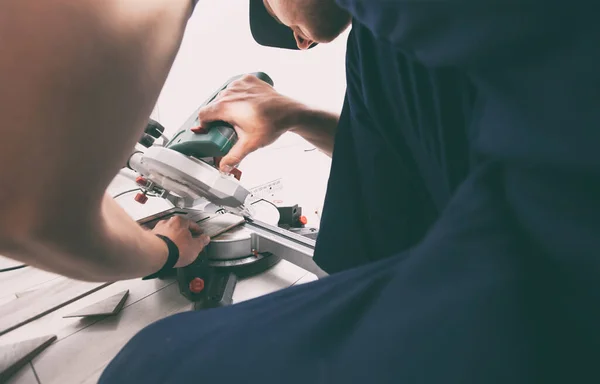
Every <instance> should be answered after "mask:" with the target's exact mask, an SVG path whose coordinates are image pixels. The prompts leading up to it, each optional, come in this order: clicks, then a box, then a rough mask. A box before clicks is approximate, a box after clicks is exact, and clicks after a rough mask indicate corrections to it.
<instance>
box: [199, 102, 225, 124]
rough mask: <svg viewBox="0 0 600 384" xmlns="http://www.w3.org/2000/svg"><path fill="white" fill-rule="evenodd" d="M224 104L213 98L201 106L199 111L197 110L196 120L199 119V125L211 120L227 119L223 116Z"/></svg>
mask: <svg viewBox="0 0 600 384" xmlns="http://www.w3.org/2000/svg"><path fill="white" fill-rule="evenodd" d="M224 106H225V104H224V103H222V102H220V101H218V100H215V101H213V102H212V103H210V104H208V105H206V106H204V107H202V108H201V109H200V111H198V120H199V121H200V126H204V125H206V124H208V123H211V122H213V121H218V120H223V121H227V118H225V116H224V115H225V108H224Z"/></svg>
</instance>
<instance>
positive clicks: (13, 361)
mask: <svg viewBox="0 0 600 384" xmlns="http://www.w3.org/2000/svg"><path fill="white" fill-rule="evenodd" d="M54 340H56V336H54V335H51V336H44V337H36V338H35V339H30V340H24V341H20V342H18V343H13V344H7V345H0V383H4V382H6V381H7V380H8V378H9V377H10V376H12V375H13V374H15V373H16V372H17V371H19V369H21V368H22V367H24V366H25V365H26V364H27V363H29V362H30V361H31V359H33V358H34V357H35V356H37V355H38V354H39V353H40V352H42V351H43V350H44V349H46V348H47V347H48V346H49V345H50V344H52V343H53V342H54Z"/></svg>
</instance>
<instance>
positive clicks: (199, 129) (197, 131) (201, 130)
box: [190, 127, 208, 135]
mask: <svg viewBox="0 0 600 384" xmlns="http://www.w3.org/2000/svg"><path fill="white" fill-rule="evenodd" d="M190 131H192V132H194V133H195V134H197V135H202V134H204V133H208V129H206V128H204V127H194V128H190Z"/></svg>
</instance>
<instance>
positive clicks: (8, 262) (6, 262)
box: [0, 256, 23, 269]
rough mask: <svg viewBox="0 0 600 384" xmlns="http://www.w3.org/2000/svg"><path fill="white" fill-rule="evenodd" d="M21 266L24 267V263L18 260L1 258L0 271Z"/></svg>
mask: <svg viewBox="0 0 600 384" xmlns="http://www.w3.org/2000/svg"><path fill="white" fill-rule="evenodd" d="M19 265H23V263H22V262H20V261H18V260H13V259H9V258H8V257H4V256H0V269H5V268H12V267H16V266H19Z"/></svg>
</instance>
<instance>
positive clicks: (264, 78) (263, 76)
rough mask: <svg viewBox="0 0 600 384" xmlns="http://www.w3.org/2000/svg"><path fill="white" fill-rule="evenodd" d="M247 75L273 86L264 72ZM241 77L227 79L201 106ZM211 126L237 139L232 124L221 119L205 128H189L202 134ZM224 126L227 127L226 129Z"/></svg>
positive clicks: (210, 101)
mask: <svg viewBox="0 0 600 384" xmlns="http://www.w3.org/2000/svg"><path fill="white" fill-rule="evenodd" d="M249 75H252V76H256V77H257V78H258V79H260V80H262V81H264V82H265V83H267V84H269V85H270V86H273V80H272V79H271V78H270V77H269V75H267V74H266V73H264V72H253V73H249ZM242 77H243V75H239V76H236V77H233V78H231V79H229V80H228V81H227V82H226V83H225V84H223V85H222V86H221V88H219V90H218V91H216V92H215V93H214V94H213V95H212V96H211V98H210V99H209V100H208V101H206V102H205V103H204V104H203V105H202V106H203V107H204V106H206V105H208V104H210V103H212V102H213V101H215V99H216V98H217V96H218V95H219V93H221V92H222V91H224V90H225V89H227V87H229V84H231V83H233V82H234V81H236V80H238V79H241V78H242ZM197 123H198V124H200V121H199V120H198V121H197ZM213 128H224V129H223V130H222V131H221V132H222V133H223V134H224V135H226V136H229V135H235V140H236V141H237V133H236V132H235V130H234V129H233V126H232V125H231V124H229V123H228V122H226V121H221V120H217V121H213V122H211V123H210V124H209V125H208V127H207V128H203V129H197V127H194V128H191V130H192V132H194V133H196V134H200V135H202V134H207V133H209V131H210V130H211V129H213ZM226 128H229V129H226Z"/></svg>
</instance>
